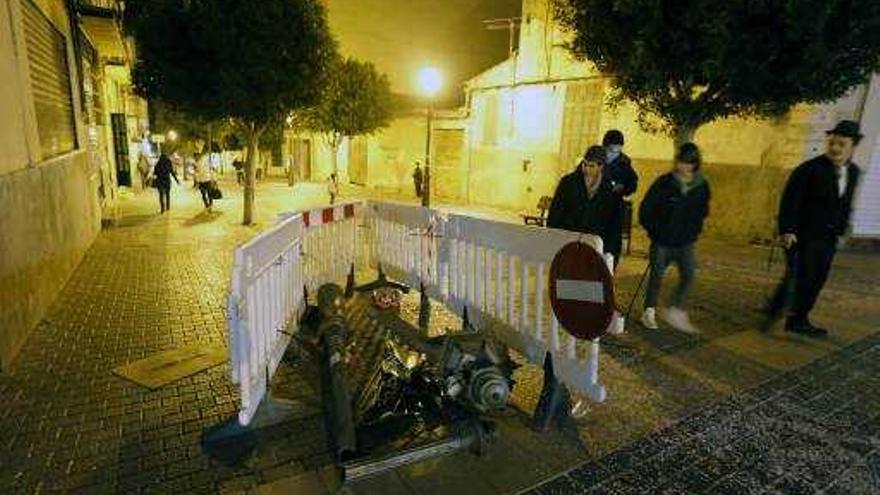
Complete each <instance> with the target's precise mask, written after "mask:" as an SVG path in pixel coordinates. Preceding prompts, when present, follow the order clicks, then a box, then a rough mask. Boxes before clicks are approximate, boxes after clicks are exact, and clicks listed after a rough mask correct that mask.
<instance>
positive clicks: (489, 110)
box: [482, 91, 498, 146]
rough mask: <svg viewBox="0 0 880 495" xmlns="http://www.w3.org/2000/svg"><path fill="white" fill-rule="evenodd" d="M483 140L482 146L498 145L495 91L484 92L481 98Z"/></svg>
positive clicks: (496, 98) (496, 95)
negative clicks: (484, 94) (483, 96)
mask: <svg viewBox="0 0 880 495" xmlns="http://www.w3.org/2000/svg"><path fill="white" fill-rule="evenodd" d="M483 101H484V102H485V105H484V106H483V140H482V144H483V145H484V146H496V145H498V94H497V93H496V92H495V91H490V92H488V93H486V96H485V98H484V99H483Z"/></svg>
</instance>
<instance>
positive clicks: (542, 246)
mask: <svg viewBox="0 0 880 495" xmlns="http://www.w3.org/2000/svg"><path fill="white" fill-rule="evenodd" d="M578 240H580V241H582V242H586V243H587V244H588V245H590V246H591V247H593V249H596V250H597V251H598V252H599V253H601V252H602V240H601V239H600V238H598V237H595V236H589V235H579V234H576V233H571V232H566V231H561V230H555V229H544V228H540V227H534V226H524V225H517V224H510V223H504V222H496V221H491V220H484V219H478V218H472V217H468V216H462V215H452V214H444V213H442V212H440V211H437V210H433V209H429V208H423V207H418V206H409V205H401V204H393V203H383V202H372V201H369V202H358V203H349V204H344V205H340V206H336V207H332V208H324V209H318V210H310V211H304V212H298V213H286V214H283V215H282V216H281V218H280V219H279V221H278V223H277V224H276V225H275V226H273V227H272V228H270V229H268V230H267V231H265V232H263V233H261V234H260V235H258V236H257V237H255V238H254V239H252V240H251V241H249V242H248V243H246V244H244V245H242V246H239V247H238V248H236V250H235V260H234V265H233V271H232V283H231V287H230V293H229V297H228V303H227V304H228V308H227V309H228V312H227V315H228V316H227V318H228V323H229V348H230V351H229V358H230V370H231V374H232V376H231V378H232V381H233V382H234V383H237V384H238V385H239V387H240V395H241V406H240V411H239V415H238V420H239V422H240V423H241V424H242V425H247V424H249V423H250V422H251V420H252V419H253V417H254V414H256V411H257V408H258V406H259V405H260V403H261V401H262V400H263V399H264V397H265V396H266V393H267V390H268V386H269V381H270V379H271V377H272V375H273V374H274V373H275V370H276V369H277V367H278V364H279V363H280V361H281V357H282V356H283V354H284V351H285V349H286V348H287V345H288V343H289V342H290V338H291V336H292V335H293V334H294V333H295V332H296V331H297V330H298V328H297V325H298V321H299V318H300V317H301V316H302V314H303V312H304V311H305V308H306V300H305V296H306V291H308V292H309V293H310V294H315V292H316V290H317V288H318V287H320V286H321V285H323V284H325V283H328V282H342V281H343V280H344V277H345V276H346V274H347V273H348V271H349V269H350V267H351V266H355V268H356V269H358V270H363V269H366V268H378V266H377V265H381V267H382V268H383V270H386V271H388V272H389V273H391V274H392V275H394V276H395V277H396V278H398V279H401V281H402V282H404V283H406V284H408V285H410V286H412V287H415V288H419V287H420V286H424V288H425V290H426V292H427V294H428V295H429V296H431V297H432V298H433V299H434V300H437V301H441V302H442V303H443V304H444V305H445V306H446V307H447V308H448V309H449V310H451V311H453V312H455V313H456V314H459V315H461V314H462V312H463V311H464V309H465V308H467V311H468V316H469V319H470V320H471V321H472V322H476V323H477V325H478V326H479V327H481V328H491V329H492V335H493V336H494V337H496V338H499V339H500V340H502V341H503V342H504V343H505V344H507V345H508V346H510V347H511V348H512V349H513V350H515V351H517V352H518V353H520V354H521V355H523V356H524V357H525V358H527V359H528V360H529V361H530V362H531V363H533V364H536V365H539V366H540V365H541V364H542V362H543V359H544V356H545V354H546V353H547V352H549V353H550V354H551V355H552V358H553V364H554V369H555V372H556V374H557V376H558V378H559V379H560V381H562V382H563V383H565V384H566V385H567V386H568V387H569V388H570V389H572V390H573V391H575V392H578V393H580V394H583V395H586V396H588V397H590V398H591V399H592V400H595V401H602V400H604V399H605V388H604V387H603V386H602V385H601V383H600V382H599V377H598V365H599V340H598V339H596V340H593V341H578V340H576V339H575V338H574V337H571V336H570V335H568V334H567V333H565V332H564V331H562V329H561V328H560V326H559V323H558V322H557V321H556V318H555V317H553V315H552V311H551V310H550V305H549V298H548V297H547V287H548V272H549V266H550V263H551V261H552V260H553V257H554V256H555V254H556V252H557V251H558V250H559V249H560V248H562V246H564V245H566V244H568V243H569V242H573V241H578ZM606 262H607V263H609V268H610V264H611V260H610V259H609V258H608V257H606ZM611 325H612V328H610V329H609V330H610V331H612V332H617V331H622V328H623V320H622V318H621V317H620V316H619V315H615V318H614V319H613V320H612V324H611Z"/></svg>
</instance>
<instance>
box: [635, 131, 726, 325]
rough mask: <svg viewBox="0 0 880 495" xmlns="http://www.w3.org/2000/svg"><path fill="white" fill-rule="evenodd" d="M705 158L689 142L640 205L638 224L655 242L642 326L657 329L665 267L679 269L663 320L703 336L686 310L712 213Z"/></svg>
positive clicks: (680, 149)
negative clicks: (696, 247) (699, 241)
mask: <svg viewBox="0 0 880 495" xmlns="http://www.w3.org/2000/svg"><path fill="white" fill-rule="evenodd" d="M701 162H702V158H701V157H700V150H699V148H697V145H695V144H693V143H685V144H683V145H681V147H679V149H678V152H677V153H676V157H675V168H674V169H673V170H672V171H671V172H669V173H666V174H664V175H662V176H660V177H658V178H657V180H656V181H654V183H653V184H651V188H650V189H648V192H647V194H646V195H645V198H644V199H643V200H642V204H641V206H640V207H639V223H641V224H642V226H643V227H644V228H645V230H647V231H648V237H650V238H651V251H650V256H649V262H650V277H649V278H648V288H647V290H646V291H645V311H644V313H643V314H642V325H644V326H645V327H647V328H652V329H656V328H658V326H657V320H656V316H655V308H656V307H657V299H658V297H659V295H660V284H661V282H662V281H663V273H664V272H665V271H666V268H667V267H668V266H669V265H670V264H672V263H675V264H677V265H678V273H679V283H678V288H676V290H675V292H674V293H673V295H672V299H671V301H670V306H669V309H667V310H666V311H665V312H664V313H663V314H662V316H663V319H664V320H665V321H666V322H667V323H668V324H670V325H671V326H672V327H673V328H675V329H677V330H680V331H682V332H686V333H692V334H695V333H699V330H698V329H697V328H696V327H695V326H694V325H693V324H692V323H691V321H690V318H689V317H688V314H687V312H686V311H685V310H684V309H683V304H684V302H685V297H686V296H687V293H688V290H689V289H690V287H691V285H692V284H693V281H694V276H695V272H696V265H697V263H696V256H695V252H694V244H695V243H696V242H697V237H699V235H700V233H701V232H702V231H703V221H704V220H705V219H706V217H707V216H708V215H709V199H710V196H711V195H710V193H709V182H708V181H706V178H705V177H704V176H703V174H702V172H700V165H701Z"/></svg>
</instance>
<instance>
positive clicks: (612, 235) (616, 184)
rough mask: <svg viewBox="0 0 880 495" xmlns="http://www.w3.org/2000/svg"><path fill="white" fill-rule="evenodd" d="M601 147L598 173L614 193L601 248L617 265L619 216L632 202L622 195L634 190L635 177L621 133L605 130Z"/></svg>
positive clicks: (620, 230)
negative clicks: (602, 161) (601, 166)
mask: <svg viewBox="0 0 880 495" xmlns="http://www.w3.org/2000/svg"><path fill="white" fill-rule="evenodd" d="M602 146H603V147H604V148H605V163H606V165H605V170H604V171H603V172H602V175H603V177H604V178H605V180H607V181H608V182H609V183H610V184H611V191H612V192H613V194H614V210H613V213H612V219H611V227H610V229H609V232H608V237H606V238H604V241H605V246H606V247H605V249H606V251H608V252H609V253H611V254H613V255H614V266H615V267H617V264H618V263H619V262H620V253H621V251H622V248H623V219H624V217H625V216H626V215H627V211H630V212H631V211H632V205H631V204H630V202H629V201H627V200H626V198H627V196H630V195H631V194H633V193H634V192H636V188H637V187H638V185H639V176H638V175H636V171H635V170H633V167H632V162H631V161H630V159H629V157H628V156H626V154H625V153H623V133H622V132H620V131H618V130H617V129H612V130H610V131H608V132H606V133H605V137H603V138H602Z"/></svg>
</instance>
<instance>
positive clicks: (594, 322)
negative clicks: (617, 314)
mask: <svg viewBox="0 0 880 495" xmlns="http://www.w3.org/2000/svg"><path fill="white" fill-rule="evenodd" d="M550 305H551V306H552V307H553V313H554V314H556V320H557V321H559V324H560V325H562V327H563V328H564V329H565V331H567V332H568V333H570V334H571V335H573V336H574V337H576V338H578V339H595V338H597V337H601V336H602V335H604V334H605V332H606V331H607V330H608V325H609V324H611V318H612V317H613V316H614V307H615V306H614V284H613V283H612V280H611V273H610V272H609V271H608V265H607V264H605V259H604V258H602V255H601V254H599V253H598V252H596V250H595V249H593V248H592V247H591V246H590V245H589V244H586V243H583V242H571V243H569V244H566V245H565V246H563V247H562V249H560V250H559V252H558V253H556V256H555V257H554V258H553V264H551V265H550Z"/></svg>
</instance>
